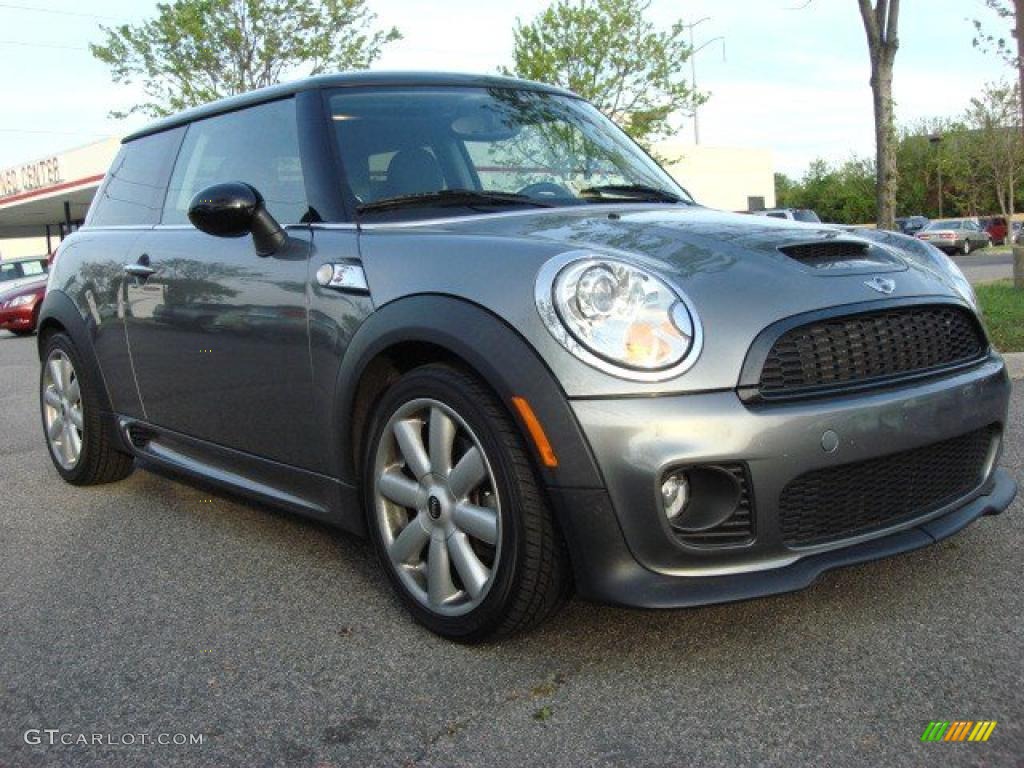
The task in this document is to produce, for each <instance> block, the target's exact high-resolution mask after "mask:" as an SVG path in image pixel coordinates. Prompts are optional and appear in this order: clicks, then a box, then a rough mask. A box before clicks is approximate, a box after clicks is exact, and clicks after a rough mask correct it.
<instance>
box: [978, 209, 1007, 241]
mask: <svg viewBox="0 0 1024 768" xmlns="http://www.w3.org/2000/svg"><path fill="white" fill-rule="evenodd" d="M980 224H981V228H982V229H983V230H985V231H986V232H988V234H989V236H990V237H991V238H992V245H1006V243H1007V239H1006V235H1007V228H1006V217H1004V216H990V217H989V218H986V219H982V220H981V222H980Z"/></svg>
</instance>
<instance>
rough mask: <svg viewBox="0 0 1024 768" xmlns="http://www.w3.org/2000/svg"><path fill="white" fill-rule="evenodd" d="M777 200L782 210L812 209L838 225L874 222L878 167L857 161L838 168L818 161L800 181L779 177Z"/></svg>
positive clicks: (820, 160) (853, 159) (776, 187)
mask: <svg viewBox="0 0 1024 768" xmlns="http://www.w3.org/2000/svg"><path fill="white" fill-rule="evenodd" d="M775 200H776V205H778V206H779V207H780V208H810V209H811V210H813V211H815V212H816V213H817V214H818V216H820V217H821V220H822V221H828V222H833V223H836V224H864V223H865V222H871V221H874V220H875V164H874V163H873V162H872V161H870V160H867V159H864V158H858V157H851V158H850V159H849V160H847V161H845V162H843V163H839V164H835V165H833V164H830V163H828V162H826V161H825V160H822V159H818V160H815V161H814V162H813V163H811V165H810V167H809V168H808V169H807V172H806V173H805V174H804V176H803V178H802V179H800V180H799V181H794V180H792V179H790V178H789V177H787V176H786V175H785V174H776V175H775Z"/></svg>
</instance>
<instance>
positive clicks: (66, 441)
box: [60, 421, 75, 464]
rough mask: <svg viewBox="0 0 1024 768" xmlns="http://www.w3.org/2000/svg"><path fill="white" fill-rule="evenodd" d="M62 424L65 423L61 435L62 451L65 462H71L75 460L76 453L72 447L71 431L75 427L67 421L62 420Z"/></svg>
mask: <svg viewBox="0 0 1024 768" xmlns="http://www.w3.org/2000/svg"><path fill="white" fill-rule="evenodd" d="M61 424H63V429H62V430H61V435H60V452H61V455H62V456H63V457H64V462H65V463H67V464H71V463H72V462H73V461H74V460H75V454H74V452H73V450H72V447H71V432H72V431H73V429H74V428H73V427H72V426H71V425H70V424H68V423H67V422H66V421H62V422H61Z"/></svg>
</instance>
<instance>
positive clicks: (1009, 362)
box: [1003, 352, 1024, 379]
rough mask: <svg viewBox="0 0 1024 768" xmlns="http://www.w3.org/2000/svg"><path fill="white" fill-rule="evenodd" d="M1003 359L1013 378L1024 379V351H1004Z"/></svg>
mask: <svg viewBox="0 0 1024 768" xmlns="http://www.w3.org/2000/svg"><path fill="white" fill-rule="evenodd" d="M1003 360H1005V361H1006V369H1007V370H1008V371H1009V372H1010V378H1011V379H1024V352H1004V353H1003Z"/></svg>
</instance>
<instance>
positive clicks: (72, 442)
mask: <svg viewBox="0 0 1024 768" xmlns="http://www.w3.org/2000/svg"><path fill="white" fill-rule="evenodd" d="M67 432H68V436H67V441H68V448H69V450H70V452H71V455H70V457H69V458H68V461H78V455H79V454H80V453H81V452H82V437H81V435H79V434H78V430H77V429H75V427H74V425H72V424H68V430H67Z"/></svg>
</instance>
